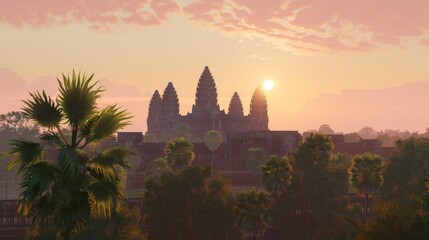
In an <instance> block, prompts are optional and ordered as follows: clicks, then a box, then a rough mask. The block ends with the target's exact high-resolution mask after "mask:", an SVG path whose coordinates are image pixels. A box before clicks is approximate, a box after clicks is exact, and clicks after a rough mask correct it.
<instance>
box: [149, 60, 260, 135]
mask: <svg viewBox="0 0 429 240" xmlns="http://www.w3.org/2000/svg"><path fill="white" fill-rule="evenodd" d="M183 124H186V125H187V126H189V128H190V132H191V133H192V135H193V136H194V137H196V138H201V137H202V136H204V134H205V133H206V132H207V131H209V130H213V129H216V130H218V131H220V132H222V134H223V135H224V136H227V135H228V134H229V133H232V132H247V131H255V130H268V111H267V100H266V97H265V94H264V91H263V90H262V89H261V87H259V86H258V87H257V88H256V89H255V91H254V92H253V95H252V100H251V102H250V111H249V114H248V115H244V112H243V105H242V102H241V100H240V96H239V95H238V93H237V92H234V94H233V95H232V97H231V101H230V103H229V108H228V112H227V113H226V112H225V111H224V110H221V109H220V107H219V104H218V99H217V89H216V83H215V80H214V78H213V75H212V74H211V72H210V70H209V68H208V67H207V66H206V67H205V68H204V70H203V72H202V74H201V76H200V78H199V81H198V85H197V88H196V93H195V104H194V105H193V106H192V112H190V113H188V114H186V115H180V104H179V98H178V96H177V92H176V89H175V88H174V86H173V83H171V82H169V83H168V84H167V87H166V88H165V90H164V93H163V94H162V97H161V95H160V94H159V92H158V90H156V91H155V92H154V94H153V95H152V98H151V100H150V103H149V111H148V117H147V134H151V135H154V136H156V137H157V138H158V139H162V138H166V137H168V136H172V135H173V134H174V131H175V130H176V129H177V128H178V127H179V126H181V125H183Z"/></svg>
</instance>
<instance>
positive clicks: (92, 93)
mask: <svg viewBox="0 0 429 240" xmlns="http://www.w3.org/2000/svg"><path fill="white" fill-rule="evenodd" d="M93 76H94V74H92V75H91V76H89V77H87V76H86V75H85V74H83V75H82V76H81V75H80V73H79V74H78V75H77V76H76V73H75V71H73V75H72V78H71V79H70V77H69V76H67V77H66V76H65V75H64V74H63V79H62V81H60V80H59V79H57V80H58V84H59V90H60V94H59V96H58V102H59V104H60V106H61V108H62V110H63V112H64V114H65V116H66V118H67V122H68V123H69V124H70V125H72V126H75V127H79V126H81V124H83V123H85V122H86V121H88V119H90V118H91V116H92V115H94V114H95V113H96V110H97V105H96V101H97V99H98V98H99V97H100V93H101V92H103V91H104V90H103V89H102V88H101V87H99V88H96V87H95V85H96V84H97V83H98V82H95V83H94V84H92V83H91V80H92V77H93Z"/></svg>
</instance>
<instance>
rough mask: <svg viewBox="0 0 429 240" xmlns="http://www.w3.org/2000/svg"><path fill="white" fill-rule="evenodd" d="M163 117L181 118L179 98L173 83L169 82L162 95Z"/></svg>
mask: <svg viewBox="0 0 429 240" xmlns="http://www.w3.org/2000/svg"><path fill="white" fill-rule="evenodd" d="M161 115H162V117H165V118H174V117H177V116H179V98H178V97H177V93H176V89H174V86H173V83H171V82H169V83H168V85H167V87H166V88H165V90H164V93H163V94H162V101H161Z"/></svg>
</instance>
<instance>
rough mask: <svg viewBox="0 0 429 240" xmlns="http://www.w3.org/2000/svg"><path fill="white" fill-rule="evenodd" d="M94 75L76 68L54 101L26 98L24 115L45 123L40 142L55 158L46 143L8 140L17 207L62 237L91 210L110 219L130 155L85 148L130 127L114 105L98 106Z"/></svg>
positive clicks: (38, 96) (118, 200)
mask: <svg viewBox="0 0 429 240" xmlns="http://www.w3.org/2000/svg"><path fill="white" fill-rule="evenodd" d="M92 77H93V75H91V76H89V77H87V76H86V75H85V74H84V75H82V76H81V75H80V74H78V75H77V74H75V72H73V74H72V77H71V78H70V77H69V76H65V75H63V79H62V80H58V83H59V96H58V97H57V98H56V100H52V99H51V98H50V97H49V96H47V95H46V94H45V92H44V91H42V92H41V93H40V92H35V93H32V94H30V95H31V98H30V99H28V100H25V101H24V107H23V111H24V114H25V116H27V117H29V118H30V119H32V120H33V121H34V123H35V124H37V125H39V126H41V127H43V130H44V133H43V134H42V140H43V141H44V142H46V143H48V144H52V145H53V146H54V147H55V148H56V151H57V155H56V159H47V158H46V157H47V156H48V155H46V154H45V147H44V146H45V145H42V144H40V143H37V142H34V141H31V140H14V141H12V143H11V145H12V148H11V150H10V152H9V153H10V154H11V155H13V156H14V159H13V160H12V162H11V163H10V164H9V166H8V168H9V169H11V168H13V167H14V166H16V165H17V166H18V172H19V173H20V174H22V175H23V180H22V183H21V185H20V191H21V192H20V194H19V201H20V209H21V210H22V212H23V213H24V214H25V215H28V214H31V215H32V216H33V217H34V218H35V219H36V220H37V221H39V222H40V223H44V222H46V221H47V220H48V219H53V225H54V226H55V227H56V230H57V232H58V233H59V234H60V235H61V236H62V238H64V239H69V238H70V235H71V233H73V232H78V231H79V230H80V229H82V227H83V226H84V225H85V224H86V223H87V222H88V221H89V219H90V218H91V216H92V215H93V214H99V215H101V216H104V217H109V216H110V215H111V213H112V212H114V211H115V210H119V209H120V203H121V201H122V199H123V189H122V187H121V185H120V182H121V173H120V170H121V169H122V168H128V167H129V164H128V161H127V158H128V157H129V156H130V155H132V152H131V150H130V149H128V148H126V147H112V148H108V149H105V150H103V151H101V152H99V153H93V152H91V153H89V152H87V151H86V150H87V148H86V146H88V145H94V144H97V143H100V142H101V141H103V140H106V139H108V138H110V137H111V136H112V135H113V134H114V133H116V131H117V130H119V129H121V128H122V127H124V126H126V125H128V123H129V122H128V120H129V118H130V117H129V115H128V114H127V113H126V111H124V110H120V109H119V108H118V107H116V105H113V106H107V107H105V108H102V109H100V108H99V107H98V106H97V100H98V99H99V98H100V94H101V93H102V92H103V91H104V90H103V89H102V88H100V87H96V84H97V83H94V82H92V81H91V80H92ZM62 124H66V125H67V126H68V128H69V129H70V131H71V135H70V137H67V136H66V135H65V134H64V133H63V131H62V129H61V125H62ZM54 160H55V161H54Z"/></svg>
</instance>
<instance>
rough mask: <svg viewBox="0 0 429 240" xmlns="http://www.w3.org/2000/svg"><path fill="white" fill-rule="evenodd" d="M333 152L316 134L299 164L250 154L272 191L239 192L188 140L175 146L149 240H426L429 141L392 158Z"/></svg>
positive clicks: (160, 177) (157, 189) (157, 165)
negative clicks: (198, 159)
mask: <svg viewBox="0 0 429 240" xmlns="http://www.w3.org/2000/svg"><path fill="white" fill-rule="evenodd" d="M178 145H181V146H183V148H182V149H181V150H179V149H177V148H175V150H174V151H171V149H172V146H176V147H177V146H178ZM333 147H334V146H333V144H332V142H331V141H330V139H329V138H328V137H326V136H324V135H322V134H310V135H309V136H308V137H307V138H306V139H305V140H304V141H303V142H301V143H300V145H299V146H298V148H297V149H296V151H295V152H294V153H293V154H292V156H290V158H283V157H279V156H265V153H264V152H263V150H262V149H249V164H248V165H249V168H250V169H253V171H255V172H257V173H259V175H260V182H261V186H262V187H263V189H259V188H256V189H255V190H253V191H248V192H241V193H238V194H236V195H235V196H234V195H233V194H232V191H231V185H230V183H229V182H228V181H227V180H225V179H223V178H222V177H221V176H219V175H216V174H213V173H212V172H211V170H210V168H209V167H202V168H201V167H192V166H191V163H192V160H193V156H194V155H193V152H192V144H191V143H190V142H189V141H187V140H186V139H184V138H179V139H176V140H173V141H170V142H169V143H168V145H167V147H166V149H165V158H162V159H156V160H155V161H153V162H152V164H151V165H150V167H149V169H148V172H147V173H148V174H147V180H146V192H145V193H144V196H143V205H144V206H145V209H146V216H145V224H147V228H146V230H147V234H148V238H149V239H157V240H162V239H261V238H263V237H264V235H265V234H270V238H272V239H427V236H429V192H428V188H429V186H428V183H427V181H429V180H428V179H427V177H428V170H429V158H428V156H429V139H427V138H419V139H415V138H410V139H407V140H403V141H398V142H397V146H396V149H395V151H394V153H393V155H392V157H391V158H390V159H387V160H383V159H381V157H380V156H378V155H373V154H368V153H367V154H362V155H357V156H353V157H350V156H347V155H344V154H336V155H333V153H332V152H333ZM179 163H180V166H179V165H178V164H179Z"/></svg>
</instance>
